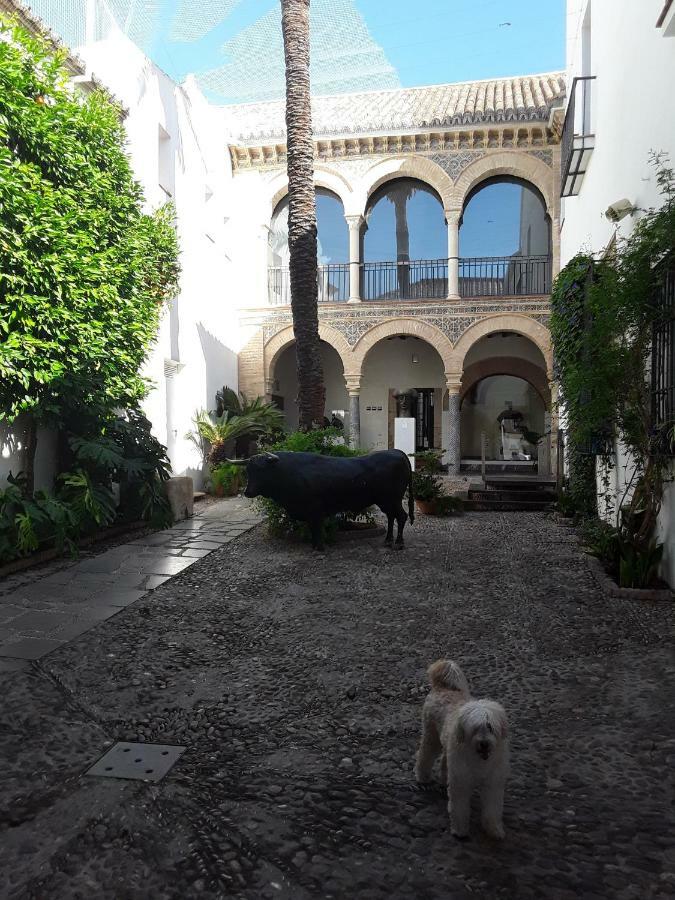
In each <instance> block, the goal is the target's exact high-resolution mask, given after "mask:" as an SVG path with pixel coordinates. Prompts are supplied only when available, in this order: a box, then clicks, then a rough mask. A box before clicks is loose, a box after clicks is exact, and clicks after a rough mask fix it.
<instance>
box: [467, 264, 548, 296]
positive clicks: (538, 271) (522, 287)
mask: <svg viewBox="0 0 675 900" xmlns="http://www.w3.org/2000/svg"><path fill="white" fill-rule="evenodd" d="M550 290H551V257H550V256H482V257H480V256H476V257H464V258H462V259H460V261H459V295H460V297H531V296H536V295H540V294H548V293H549V292H550Z"/></svg>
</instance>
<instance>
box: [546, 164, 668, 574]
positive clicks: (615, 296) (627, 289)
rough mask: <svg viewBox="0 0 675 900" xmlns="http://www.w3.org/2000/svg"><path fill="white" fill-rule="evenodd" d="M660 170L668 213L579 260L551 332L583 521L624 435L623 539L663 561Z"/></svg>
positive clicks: (651, 214)
mask: <svg viewBox="0 0 675 900" xmlns="http://www.w3.org/2000/svg"><path fill="white" fill-rule="evenodd" d="M652 162H653V164H654V167H655V171H656V178H657V180H658V183H659V186H660V189H661V193H662V197H663V202H662V205H661V206H660V207H658V208H656V209H650V210H646V211H641V212H643V215H642V217H641V218H640V219H639V220H638V221H637V223H636V225H635V227H634V229H633V231H632V232H631V234H630V236H629V237H628V238H619V239H618V240H617V242H616V245H615V248H614V250H613V252H612V253H611V254H608V255H607V256H606V257H605V258H604V259H602V260H601V261H597V260H594V259H593V258H592V257H590V256H587V255H578V256H576V257H574V258H573V259H572V260H570V262H569V263H568V264H567V266H565V268H564V269H563V270H562V271H561V272H560V274H559V276H558V278H557V279H556V281H555V283H554V286H553V291H552V296H551V304H552V317H551V332H552V337H553V344H554V350H555V358H556V367H557V376H558V378H559V381H560V387H561V395H562V400H563V402H564V404H565V409H566V414H567V419H568V439H569V450H570V493H571V496H572V500H573V501H574V504H575V506H576V508H577V510H578V511H579V512H581V513H582V514H584V515H590V514H592V512H593V505H594V502H595V495H596V484H595V459H596V458H597V457H600V458H601V461H602V466H601V469H604V471H607V466H608V465H611V464H612V461H613V445H614V439H615V437H617V436H620V438H621V440H622V442H623V443H624V444H625V446H626V448H627V450H628V452H629V458H630V460H631V472H630V473H629V478H628V488H627V490H626V493H625V495H624V496H623V497H619V498H616V500H617V504H616V505H617V507H618V509H619V513H618V520H617V535H618V538H619V541H620V542H623V543H624V544H625V549H626V548H628V547H629V546H630V551H631V553H634V554H637V555H638V556H639V555H640V554H642V555H643V556H649V555H651V557H652V558H653V559H656V558H657V557H658V553H657V552H656V548H655V545H654V531H655V526H656V519H657V516H658V513H659V509H660V505H661V497H662V493H663V484H664V479H665V478H667V477H668V472H669V470H670V465H671V454H672V450H673V436H674V425H675V423H673V422H665V423H660V424H659V425H658V427H656V426H655V425H654V423H653V421H652V393H651V392H652V386H651V371H650V365H649V361H650V355H651V346H652V335H653V329H654V326H655V325H658V324H659V323H660V322H661V321H662V319H663V317H664V316H667V315H672V310H671V311H670V312H669V311H668V310H666V309H664V308H663V307H662V306H660V305H659V303H658V302H656V298H658V296H659V285H660V281H661V279H662V278H663V277H664V269H665V268H666V267H669V266H671V265H672V264H673V263H672V260H673V254H675V174H674V173H673V170H672V169H670V168H669V167H668V166H667V165H666V164H665V159H664V157H663V156H661V155H654V156H653V160H652ZM626 552H628V550H627V549H626ZM645 577H647V576H645ZM626 578H627V579H628V580H635V579H631V578H630V576H628V575H627V576H626ZM638 580H639V579H638Z"/></svg>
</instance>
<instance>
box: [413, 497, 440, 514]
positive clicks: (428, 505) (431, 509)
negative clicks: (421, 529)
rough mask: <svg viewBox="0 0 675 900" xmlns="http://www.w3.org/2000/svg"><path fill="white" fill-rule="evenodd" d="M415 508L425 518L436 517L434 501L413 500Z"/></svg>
mask: <svg viewBox="0 0 675 900" xmlns="http://www.w3.org/2000/svg"><path fill="white" fill-rule="evenodd" d="M415 506H416V507H417V509H418V510H419V511H420V512H421V513H422V515H425V516H434V515H436V501H435V500H415Z"/></svg>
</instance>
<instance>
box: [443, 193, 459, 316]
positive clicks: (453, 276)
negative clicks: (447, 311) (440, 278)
mask: <svg viewBox="0 0 675 900" xmlns="http://www.w3.org/2000/svg"><path fill="white" fill-rule="evenodd" d="M461 215H462V211H461V210H460V209H446V210H445V220H446V222H447V223H448V300H459V220H460V218H461Z"/></svg>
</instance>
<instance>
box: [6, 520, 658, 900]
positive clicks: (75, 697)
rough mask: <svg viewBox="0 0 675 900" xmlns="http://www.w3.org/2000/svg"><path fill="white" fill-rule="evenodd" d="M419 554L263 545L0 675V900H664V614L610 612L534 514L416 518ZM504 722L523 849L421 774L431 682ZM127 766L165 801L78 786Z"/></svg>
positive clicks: (238, 550)
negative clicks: (462, 679) (163, 756)
mask: <svg viewBox="0 0 675 900" xmlns="http://www.w3.org/2000/svg"><path fill="white" fill-rule="evenodd" d="M406 537H407V547H406V550H405V551H404V552H402V553H394V552H392V551H388V550H385V549H384V548H383V547H382V546H381V545H380V542H379V541H377V542H373V541H368V540H363V539H361V540H357V541H353V542H351V543H345V544H339V545H337V546H334V547H332V548H330V549H329V550H328V551H327V552H326V553H325V554H317V553H314V552H312V551H311V550H310V549H308V548H306V547H304V546H300V545H293V544H292V545H289V544H284V543H282V542H280V541H274V540H270V539H268V538H267V537H266V536H265V534H264V531H263V529H255V530H253V531H251V532H250V533H248V534H246V535H243V536H242V537H241V538H239V539H237V540H236V541H233V542H232V543H230V544H229V545H228V546H226V547H221V548H220V549H218V550H214V551H213V552H212V553H211V554H210V555H209V556H207V557H205V558H204V559H201V560H198V561H197V562H196V563H195V564H194V565H192V566H191V567H190V568H188V569H186V570H185V571H183V572H181V573H180V574H179V575H177V576H175V577H173V578H170V579H169V580H168V581H167V582H165V583H164V584H162V585H160V586H159V587H157V588H156V589H155V590H153V591H151V592H148V593H147V594H145V595H144V596H143V597H141V598H140V599H139V600H138V601H137V602H135V603H132V604H130V605H128V606H127V607H126V608H125V609H123V610H122V611H121V612H119V613H118V614H116V615H114V616H113V617H112V618H110V619H108V620H107V621H105V622H102V623H100V624H98V625H97V626H96V627H94V628H93V629H91V630H89V631H87V632H86V633H84V634H82V635H81V636H80V637H79V638H77V639H75V640H73V641H71V642H69V643H67V644H65V645H63V646H61V647H58V648H57V649H56V650H54V651H52V652H51V653H50V654H49V655H48V656H46V657H44V658H42V659H41V660H39V661H38V662H36V663H32V664H31V667H30V669H29V670H28V671H19V672H8V673H5V674H0V691H2V695H3V722H2V724H3V728H2V729H0V755H1V756H2V760H3V762H2V765H1V766H0V823H1V824H0V880H1V879H3V878H4V879H5V883H4V885H3V884H2V883H0V896H2V897H3V898H5V897H6V898H10V900H15V898H39V900H43V898H58V900H69V898H75V897H83V898H87V900H92V898H99V897H101V898H111V900H118V898H123V900H127V898H129V900H136V898H137V900H147V898H153V900H158V898H160V900H161V898H166V900H169V898H181V900H185V898H193V897H207V898H215V897H237V898H242V900H258V898H264V900H268V898H284V900H291V898H292V900H310V898H336V900H337V898H339V900H344V898H349V900H351V898H359V900H361V898H363V900H380V898H381V900H385V898H387V900H389V898H410V900H412V898H414V900H449V898H452V900H465V898H466V900H468V898H473V900H475V898H490V900H492V898H509V900H511V898H517V900H520V898H537V900H540V898H546V900H549V898H551V900H568V898H569V900H573V898H580V897H581V898H584V900H607V898H618V900H631V898H634V900H667V898H673V896H675V828H674V816H673V812H674V808H673V797H674V796H675V784H674V773H675V716H673V715H672V709H673V703H674V701H675V655H674V654H673V649H672V621H673V607H672V605H671V604H666V603H662V604H655V603H645V604H642V603H637V602H635V601H624V600H609V599H607V598H605V597H604V596H603V595H602V594H601V593H600V591H599V590H598V588H597V585H596V583H595V581H594V580H593V577H592V575H591V574H590V572H589V569H588V567H587V565H586V563H585V560H584V559H583V558H582V557H581V555H580V553H579V551H578V549H577V546H576V544H575V542H574V540H573V536H572V535H571V534H570V532H569V531H568V530H567V529H566V528H563V527H560V526H557V525H555V524H554V523H553V522H552V521H550V520H549V519H546V518H545V517H544V516H543V515H542V514H538V513H525V514H518V513H504V514H498V513H472V514H469V515H467V516H465V517H464V518H461V519H449V520H431V519H424V518H423V517H420V519H419V520H418V521H417V522H416V523H415V526H414V527H413V528H412V529H410V532H409V534H408V533H406ZM441 655H449V656H452V657H454V658H455V659H457V660H458V661H459V662H460V663H461V664H462V666H463V667H464V668H465V671H466V673H467V675H468V677H469V680H470V682H471V683H472V684H473V686H474V689H475V692H476V693H477V694H479V695H486V694H487V695H492V696H494V697H496V698H499V699H500V700H501V701H502V702H503V703H504V705H505V706H506V708H507V710H508V713H509V717H510V723H511V734H512V756H513V764H512V777H511V780H510V782H509V785H508V788H507V796H506V806H505V826H506V832H507V834H506V840H505V841H504V842H503V843H501V844H496V843H495V842H492V841H490V840H489V839H487V838H486V837H484V836H483V834H482V833H481V831H480V828H479V827H478V826H477V823H476V820H475V817H474V820H473V822H472V828H471V837H470V840H469V841H467V842H463V843H460V842H457V841H455V840H453V838H452V837H451V835H450V832H449V827H448V821H447V814H446V810H445V798H444V795H443V791H442V788H440V787H439V788H438V789H436V790H432V791H429V792H426V791H421V790H419V789H418V788H417V787H416V786H415V785H414V783H413V780H412V764H413V758H414V753H415V746H416V743H417V739H418V734H419V714H420V708H421V703H422V699H423V697H424V694H425V691H426V686H425V678H424V671H425V668H426V666H427V664H428V663H429V662H430V661H432V660H434V659H435V658H437V657H439V656H441ZM117 740H131V741H143V742H158V743H160V742H163V743H168V744H178V745H181V746H185V747H186V748H187V749H186V751H185V753H184V754H183V755H182V756H181V758H180V760H179V761H178V763H177V764H176V766H175V767H174V769H172V771H171V772H170V773H169V774H168V775H167V776H166V777H165V778H164V780H162V781H160V782H158V783H156V784H146V783H142V782H136V781H119V780H112V779H106V778H94V777H91V776H84V775H83V773H84V772H85V771H86V769H87V768H88V767H89V766H90V765H91V764H92V763H93V762H94V761H95V760H96V759H98V758H99V756H100V755H101V754H102V753H103V752H104V750H106V749H107V748H108V747H109V746H110V742H112V741H117Z"/></svg>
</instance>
